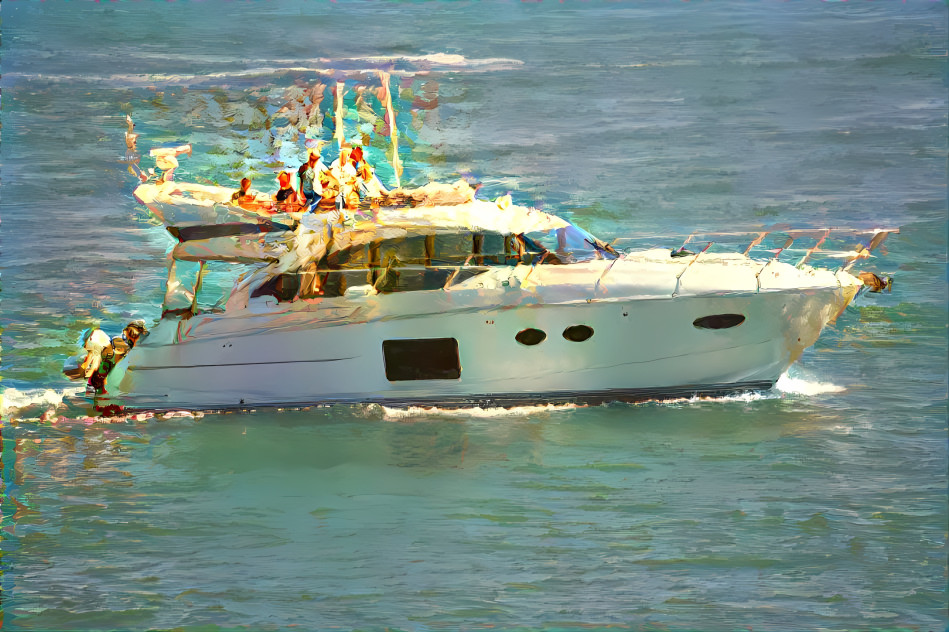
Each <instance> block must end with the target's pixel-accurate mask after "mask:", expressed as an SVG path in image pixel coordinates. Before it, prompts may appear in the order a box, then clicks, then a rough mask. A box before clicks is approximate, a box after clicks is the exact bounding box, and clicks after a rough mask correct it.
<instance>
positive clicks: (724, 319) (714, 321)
mask: <svg viewBox="0 0 949 632" xmlns="http://www.w3.org/2000/svg"><path fill="white" fill-rule="evenodd" d="M743 322H745V317H744V316H743V315H741V314H712V315H711V316H702V317H701V318H696V319H695V320H693V321H692V326H693V327H695V328H696V329H729V328H731V327H737V326H738V325H740V324H742V323H743Z"/></svg>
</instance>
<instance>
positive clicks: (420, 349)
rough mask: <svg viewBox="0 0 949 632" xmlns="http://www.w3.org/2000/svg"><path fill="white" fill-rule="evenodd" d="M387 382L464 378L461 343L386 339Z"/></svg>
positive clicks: (450, 339) (443, 340)
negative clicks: (459, 353) (459, 346)
mask: <svg viewBox="0 0 949 632" xmlns="http://www.w3.org/2000/svg"><path fill="white" fill-rule="evenodd" d="M382 355H383V357H384V358H385V364H386V379H388V380H389V381H390V382H400V381H403V380H457V379H458V378H459V377H461V362H459V360H458V341H457V340H455V339H454V338H418V339H414V340H383V341H382Z"/></svg>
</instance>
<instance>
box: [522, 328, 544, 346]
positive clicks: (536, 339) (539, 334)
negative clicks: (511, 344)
mask: <svg viewBox="0 0 949 632" xmlns="http://www.w3.org/2000/svg"><path fill="white" fill-rule="evenodd" d="M546 339H547V334H545V333H544V332H543V331H541V330H540V329H533V328H531V329H522V330H521V331H519V332H517V335H516V336H514V340H517V341H518V342H519V343H521V344H522V345H526V346H528V347H532V346H534V345H539V344H540V343H542V342H543V341H544V340H546Z"/></svg>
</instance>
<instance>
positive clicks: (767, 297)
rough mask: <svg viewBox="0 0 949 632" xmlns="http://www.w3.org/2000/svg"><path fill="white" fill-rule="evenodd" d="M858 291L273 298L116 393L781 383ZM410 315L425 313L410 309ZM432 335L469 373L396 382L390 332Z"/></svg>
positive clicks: (147, 353) (173, 346)
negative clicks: (528, 342)
mask: <svg viewBox="0 0 949 632" xmlns="http://www.w3.org/2000/svg"><path fill="white" fill-rule="evenodd" d="M854 292H855V288H853V287H847V286H845V287H840V286H838V287H825V288H811V289H797V290H782V291H767V292H752V293H744V294H728V295H717V294H716V295H709V296H677V297H675V298H671V297H666V298H652V299H634V298H628V299H617V298H609V299H596V300H594V299H588V300H581V301H576V302H569V303H562V304H549V303H547V304H539V303H536V304H530V303H529V302H527V301H523V300H516V297H512V298H513V299H515V300H509V301H508V302H507V303H505V302H504V301H499V300H498V296H497V295H496V293H495V292H484V291H482V292H480V293H477V294H473V295H469V296H464V295H463V293H457V295H454V296H453V293H452V292H445V291H431V292H413V293H404V294H390V295H378V296H370V297H360V298H358V299H352V298H349V297H340V298H335V299H322V300H320V301H316V302H314V303H310V304H307V303H293V304H291V305H276V304H273V303H271V304H269V309H270V311H271V312H277V313H267V311H268V309H266V308H265V309H260V308H258V309H257V310H254V309H253V308H251V309H248V310H244V311H242V312H239V313H237V314H202V315H198V316H195V317H194V318H192V319H190V320H184V321H177V320H171V319H169V320H164V321H162V322H161V323H160V324H159V325H158V326H157V327H156V328H155V329H154V331H153V332H152V333H151V334H150V336H149V337H148V338H147V339H145V341H144V342H143V343H141V344H140V345H139V346H138V347H136V348H135V349H134V350H133V351H132V353H131V354H130V355H129V357H128V358H127V360H126V361H125V362H123V363H121V364H120V365H119V366H118V367H116V370H115V371H114V372H113V374H112V375H110V376H109V381H108V388H109V392H110V394H112V395H116V394H121V398H122V403H124V404H126V405H131V406H133V407H136V406H137V407H145V408H178V407H188V406H191V407H201V408H233V407H240V406H262V405H294V404H312V403H320V402H356V401H359V402H367V401H376V402H393V403H426V402H428V403H444V404H448V405H452V404H454V405H464V404H479V403H483V402H484V401H486V400H487V401H497V402H501V403H515V402H520V401H524V402H526V401H553V400H557V399H571V400H588V401H597V400H604V399H639V398H643V397H661V396H665V395H688V394H691V393H701V392H723V391H727V390H739V389H746V388H756V389H757V388H767V387H770V386H771V385H772V384H773V383H774V382H775V381H776V380H777V378H778V377H779V376H780V375H781V374H782V373H783V372H784V371H785V370H786V369H787V368H788V366H789V365H790V364H791V363H792V362H793V361H794V360H796V359H797V358H798V357H799V356H800V354H801V352H802V351H803V349H805V348H806V347H808V346H809V345H811V344H813V343H814V342H815V341H816V339H817V337H818V335H819V333H820V330H821V329H822V327H823V326H824V325H825V324H826V323H827V322H828V321H829V320H831V319H832V318H834V317H835V316H836V315H837V314H838V313H839V312H840V311H841V310H842V309H843V308H844V307H845V306H846V304H847V303H848V302H849V300H850V299H851V298H852V296H853V294H854ZM509 294H511V293H510V292H509ZM516 294H517V295H520V296H523V295H522V294H521V292H516ZM492 303H493V304H492ZM499 303H500V304H499ZM407 311H408V312H411V313H414V314H416V315H411V316H396V315H395V314H399V313H402V314H405V313H406V312H407ZM732 313H737V314H742V315H744V316H745V317H746V319H745V321H744V322H742V323H741V324H740V325H738V326H735V327H731V328H727V329H699V328H697V327H695V326H694V325H693V322H694V321H695V319H697V318H701V317H704V316H708V315H710V314H732ZM574 325H586V326H588V327H590V328H592V329H593V332H594V334H593V336H592V337H591V338H589V339H588V340H585V341H583V342H573V341H570V340H566V339H565V338H564V337H563V336H562V332H563V331H564V329H565V328H567V327H570V326H574ZM526 328H536V329H540V330H542V331H544V332H545V333H546V334H547V337H546V339H545V340H544V341H543V342H541V343H539V344H536V345H534V346H525V345H522V344H520V343H518V342H516V341H515V335H516V334H517V333H518V332H519V331H522V330H524V329H526ZM433 338H435V339H443V338H451V339H455V340H457V348H458V361H459V364H460V369H461V370H460V374H459V376H458V377H457V378H456V379H420V380H414V379H413V380H395V381H392V380H390V379H388V378H387V374H386V359H385V357H384V353H383V341H386V340H400V339H433ZM176 340H178V341H177V342H176ZM116 391H118V393H117V392H116Z"/></svg>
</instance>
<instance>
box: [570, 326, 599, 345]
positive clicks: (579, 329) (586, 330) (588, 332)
mask: <svg viewBox="0 0 949 632" xmlns="http://www.w3.org/2000/svg"><path fill="white" fill-rule="evenodd" d="M592 336H593V328H592V327H587V326H586V325H573V326H571V327H567V328H566V329H564V330H563V337H564V338H566V339H567V340H569V341H571V342H583V341H584V340H589V339H590V338H591V337H592Z"/></svg>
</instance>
